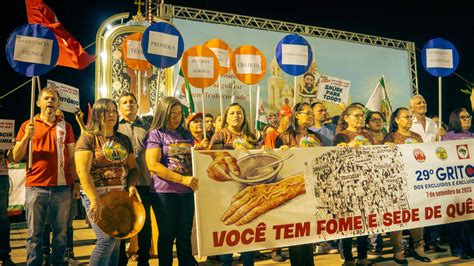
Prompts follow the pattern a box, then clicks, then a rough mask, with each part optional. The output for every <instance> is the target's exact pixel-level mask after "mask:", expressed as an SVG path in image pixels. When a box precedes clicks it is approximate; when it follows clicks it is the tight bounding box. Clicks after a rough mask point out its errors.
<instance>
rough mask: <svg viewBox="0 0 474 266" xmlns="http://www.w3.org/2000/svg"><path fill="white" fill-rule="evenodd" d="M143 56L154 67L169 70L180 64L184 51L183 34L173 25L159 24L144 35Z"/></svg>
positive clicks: (151, 27) (155, 24)
mask: <svg viewBox="0 0 474 266" xmlns="http://www.w3.org/2000/svg"><path fill="white" fill-rule="evenodd" d="M142 49H143V55H144V56H145V58H146V59H147V60H148V62H150V63H151V64H152V65H154V66H156V67H159V68H167V67H170V66H173V65H175V64H176V63H178V61H179V59H181V55H182V54H183V50H184V40H183V37H182V36H181V33H179V31H178V30H177V29H176V28H175V27H174V26H173V25H171V24H169V23H165V22H157V23H153V24H151V25H150V26H149V27H148V28H147V29H146V30H145V32H144V33H143V38H142Z"/></svg>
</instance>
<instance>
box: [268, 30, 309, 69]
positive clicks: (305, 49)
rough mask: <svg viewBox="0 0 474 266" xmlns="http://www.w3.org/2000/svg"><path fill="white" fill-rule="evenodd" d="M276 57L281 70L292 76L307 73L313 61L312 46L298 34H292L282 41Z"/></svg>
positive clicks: (278, 46)
mask: <svg viewBox="0 0 474 266" xmlns="http://www.w3.org/2000/svg"><path fill="white" fill-rule="evenodd" d="M275 55H276V59H277V63H278V65H279V66H280V68H281V69H282V70H283V71H285V73H287V74H289V75H292V76H300V75H302V74H304V73H306V71H308V68H309V67H310V65H311V62H312V61H313V51H312V50H311V45H309V43H308V42H307V41H306V40H305V39H304V38H303V37H301V36H300V35H298V34H290V35H287V36H285V37H284V38H283V39H281V41H280V42H279V43H278V45H277V47H276V50H275Z"/></svg>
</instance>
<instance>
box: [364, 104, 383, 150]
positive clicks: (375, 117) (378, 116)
mask: <svg viewBox="0 0 474 266" xmlns="http://www.w3.org/2000/svg"><path fill="white" fill-rule="evenodd" d="M384 123H385V117H384V115H383V114H382V113H381V112H377V111H371V112H369V113H368V114H367V117H366V119H365V124H366V125H367V129H368V131H369V134H370V135H371V136H372V138H373V139H374V144H375V145H380V144H383V138H384V137H385V133H384V132H386V131H385V129H384V128H383V127H384Z"/></svg>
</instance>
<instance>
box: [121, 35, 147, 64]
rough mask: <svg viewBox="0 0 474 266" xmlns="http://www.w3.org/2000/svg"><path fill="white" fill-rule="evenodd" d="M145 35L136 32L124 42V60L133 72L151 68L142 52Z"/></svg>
mask: <svg viewBox="0 0 474 266" xmlns="http://www.w3.org/2000/svg"><path fill="white" fill-rule="evenodd" d="M142 38H143V33H141V32H136V33H133V34H130V35H128V36H127V37H126V38H125V39H123V42H122V54H123V60H124V61H125V63H126V64H127V66H128V67H129V68H131V69H133V70H140V71H144V70H147V69H148V68H150V67H151V64H150V63H149V62H148V61H147V60H146V58H145V56H144V55H143V50H142Z"/></svg>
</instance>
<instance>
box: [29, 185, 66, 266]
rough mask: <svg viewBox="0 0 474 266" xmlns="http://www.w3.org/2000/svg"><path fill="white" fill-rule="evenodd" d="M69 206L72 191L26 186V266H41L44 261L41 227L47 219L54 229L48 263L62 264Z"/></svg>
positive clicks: (63, 188) (59, 187)
mask: <svg viewBox="0 0 474 266" xmlns="http://www.w3.org/2000/svg"><path fill="white" fill-rule="evenodd" d="M70 205H71V188H70V187H65V186H58V187H27V188H26V202H25V206H26V220H27V224H28V235H27V238H26V251H27V261H26V263H27V265H34V266H36V265H38V266H40V265H41V264H42V262H43V228H44V223H45V220H46V217H47V216H48V210H49V217H50V221H51V225H52V226H53V241H52V243H53V245H52V248H53V249H52V251H53V252H52V256H51V263H52V264H55V265H61V264H65V265H67V262H64V252H65V250H66V244H67V222H68V219H69V209H70Z"/></svg>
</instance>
